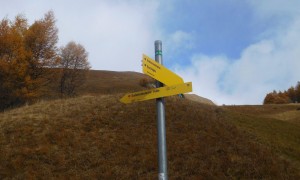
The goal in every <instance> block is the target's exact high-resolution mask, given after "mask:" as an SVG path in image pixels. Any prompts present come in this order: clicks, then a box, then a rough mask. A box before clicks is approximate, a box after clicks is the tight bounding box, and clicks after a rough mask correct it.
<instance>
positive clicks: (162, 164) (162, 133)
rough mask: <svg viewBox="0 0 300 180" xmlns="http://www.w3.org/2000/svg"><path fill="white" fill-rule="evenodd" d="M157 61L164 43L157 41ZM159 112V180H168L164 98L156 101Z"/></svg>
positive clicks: (158, 85) (160, 62) (159, 59)
mask: <svg viewBox="0 0 300 180" xmlns="http://www.w3.org/2000/svg"><path fill="white" fill-rule="evenodd" d="M154 44H155V61H156V62H158V63H159V64H163V62H162V42H161V41H160V40H157V41H155V43H154ZM159 87H163V84H162V83H161V82H159V81H156V88H159ZM156 108H157V109H156V111H157V141H158V173H159V174H158V179H159V180H168V172H167V143H166V125H165V119H166V118H165V117H166V116H165V103H164V98H157V99H156Z"/></svg>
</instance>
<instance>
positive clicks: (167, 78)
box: [142, 54, 184, 86]
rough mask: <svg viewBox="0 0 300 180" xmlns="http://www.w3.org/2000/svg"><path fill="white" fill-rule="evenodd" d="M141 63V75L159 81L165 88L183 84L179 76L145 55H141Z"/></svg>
mask: <svg viewBox="0 0 300 180" xmlns="http://www.w3.org/2000/svg"><path fill="white" fill-rule="evenodd" d="M142 62H143V73H144V74H147V75H148V76H150V77H152V78H154V79H156V80H158V81H160V82H161V83H163V84H165V85H167V86H171V85H175V84H182V83H184V82H183V79H182V78H181V77H180V76H178V75H177V74H175V73H173V72H172V71H170V70H169V69H167V68H166V67H164V66H163V65H161V64H159V63H158V62H156V61H154V60H153V59H151V58H150V57H148V56H146V55H145V54H143V61H142Z"/></svg>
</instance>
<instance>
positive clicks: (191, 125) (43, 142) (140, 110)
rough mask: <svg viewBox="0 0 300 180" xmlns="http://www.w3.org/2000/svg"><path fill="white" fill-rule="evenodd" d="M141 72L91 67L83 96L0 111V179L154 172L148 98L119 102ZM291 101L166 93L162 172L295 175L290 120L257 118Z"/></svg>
mask: <svg viewBox="0 0 300 180" xmlns="http://www.w3.org/2000/svg"><path fill="white" fill-rule="evenodd" d="M143 77H145V76H144V75H142V74H139V73H134V72H121V73H116V72H112V71H91V72H90V74H89V78H88V81H87V83H86V84H85V85H84V86H83V87H81V88H80V89H79V94H80V95H84V96H81V97H77V98H71V99H63V100H52V101H40V102H38V103H36V104H33V105H29V106H23V107H21V108H16V109H12V110H7V111H6V112H3V113H0V179H44V178H47V179H96V178H97V179H157V144H156V143H157V142H156V141H157V140H156V116H155V113H156V112H155V101H154V100H150V101H146V102H139V103H134V104H129V105H124V104H121V103H120V102H119V98H120V97H121V96H123V95H124V93H126V92H134V91H138V90H142V89H143V88H142V87H141V86H140V85H139V80H140V79H141V78H143ZM293 108H296V106H273V105H269V106H231V107H216V106H209V105H205V104H200V103H198V102H192V101H189V100H187V99H179V98H177V97H169V98H167V99H166V116H167V119H166V120H167V146H168V166H169V167H168V170H169V177H170V179H300V175H299V169H297V167H298V159H299V157H300V149H298V147H299V145H300V142H299V139H300V138H299V133H298V132H300V131H298V130H299V129H298V128H299V126H292V125H291V124H289V122H290V121H278V120H277V121H276V119H273V118H270V117H267V116H270V115H276V113H277V114H278V113H287V112H289V111H292V110H295V109H293ZM297 108H298V107H297ZM296 118H297V117H296ZM262 120H263V121H262ZM280 122H281V123H280ZM293 125H294V124H293ZM274 132H278V133H274ZM286 132H288V133H286ZM274 134H275V135H274ZM283 142H286V143H283ZM283 159H285V160H283ZM299 162H300V160H299Z"/></svg>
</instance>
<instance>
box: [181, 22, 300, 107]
mask: <svg viewBox="0 0 300 180" xmlns="http://www.w3.org/2000/svg"><path fill="white" fill-rule="evenodd" d="M293 19H294V20H293V21H291V23H290V24H289V26H287V27H285V29H277V31H276V33H275V34H276V35H274V36H272V37H270V38H268V39H262V40H260V41H258V42H257V43H254V44H252V45H249V46H248V47H247V48H246V49H244V50H243V52H242V54H241V57H240V58H239V59H236V60H233V59H230V60H229V59H227V58H226V57H216V56H212V57H207V56H194V58H193V59H192V64H191V65H190V66H189V67H186V68H184V67H183V68H179V67H177V72H178V73H179V74H182V75H183V76H184V77H185V78H187V79H190V80H192V81H193V84H194V92H195V93H197V94H199V95H200V96H204V97H207V98H210V99H212V100H213V101H215V102H216V103H218V104H261V103H262V101H263V98H264V97H265V95H266V93H268V92H270V91H272V90H273V89H276V90H285V89H287V88H288V87H290V86H291V85H295V84H296V82H297V81H299V80H300V71H299V68H300V21H299V20H295V19H297V18H293ZM229 62H231V63H229Z"/></svg>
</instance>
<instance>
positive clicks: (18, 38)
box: [0, 11, 58, 109]
mask: <svg viewBox="0 0 300 180" xmlns="http://www.w3.org/2000/svg"><path fill="white" fill-rule="evenodd" d="M57 32H58V30H57V28H56V26H55V18H54V14H53V12H52V11H50V12H48V13H46V14H45V16H44V18H42V19H40V20H38V21H35V22H34V23H33V24H32V25H31V26H29V25H28V22H27V19H26V18H24V17H23V16H22V15H18V16H16V18H15V19H14V21H10V20H8V19H6V18H4V19H3V20H2V21H0V109H4V108H7V107H10V106H15V105H17V104H22V103H24V102H28V101H31V100H33V99H34V98H38V97H40V96H41V95H43V88H45V87H46V85H47V84H48V83H49V82H50V81H49V79H51V78H50V77H49V76H50V73H49V72H52V71H49V68H50V67H53V66H54V65H55V63H56V59H57V47H56V44H57V41H58V36H57Z"/></svg>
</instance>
